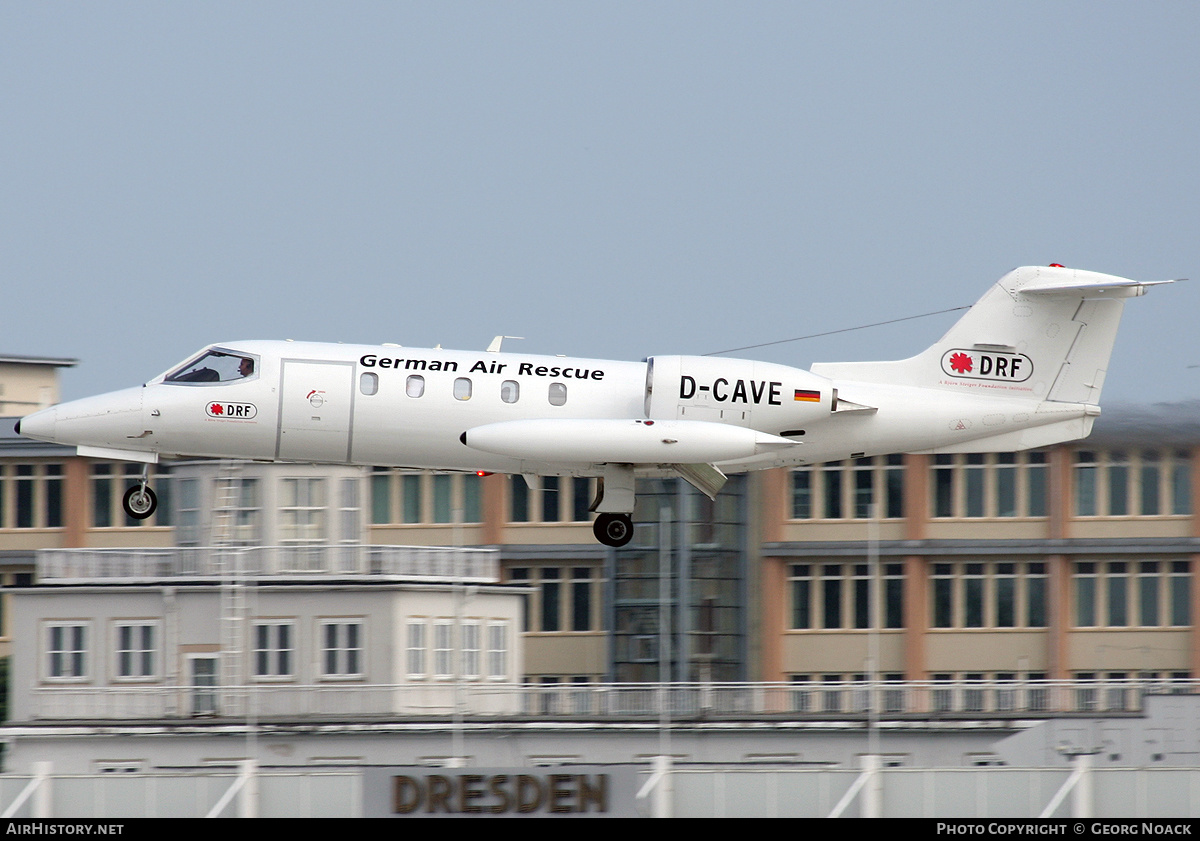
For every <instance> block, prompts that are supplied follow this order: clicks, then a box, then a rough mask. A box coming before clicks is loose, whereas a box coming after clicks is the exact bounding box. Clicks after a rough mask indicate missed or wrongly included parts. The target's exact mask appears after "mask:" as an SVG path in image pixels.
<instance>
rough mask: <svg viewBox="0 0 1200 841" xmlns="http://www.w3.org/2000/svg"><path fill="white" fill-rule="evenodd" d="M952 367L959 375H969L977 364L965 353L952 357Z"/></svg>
mask: <svg viewBox="0 0 1200 841" xmlns="http://www.w3.org/2000/svg"><path fill="white" fill-rule="evenodd" d="M950 367H951V368H953V369H954V372H955V373H957V374H969V373H971V369H972V368H974V367H975V363H974V362H972V361H971V357H970V356H968V355H967V354H965V353H956V354H954V355H953V356H951V357H950Z"/></svg>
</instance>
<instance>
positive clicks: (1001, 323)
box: [812, 266, 1170, 404]
mask: <svg viewBox="0 0 1200 841" xmlns="http://www.w3.org/2000/svg"><path fill="white" fill-rule="evenodd" d="M1169 282H1170V281H1156V282H1149V283H1143V282H1139V281H1135V280H1127V279H1125V278H1120V277H1114V276H1113V275H1105V274H1099V273H1097V272H1088V271H1081V270H1078V269H1067V268H1063V267H1062V266H1048V267H1039V266H1029V267H1025V268H1020V269H1014V270H1013V271H1011V272H1009V273H1008V274H1006V275H1005V276H1004V277H1002V278H1000V280H999V281H997V282H996V284H995V285H994V286H993V287H992V288H991V289H989V290H988V291H987V292H986V293H985V294H984V296H983V297H982V298H980V299H979V301H978V302H977V303H976V304H975V305H974V306H973V307H971V309H970V310H968V311H967V313H966V315H964V316H963V317H962V318H961V319H959V320H958V322H957V323H956V324H955V325H954V326H953V327H951V328H950V330H949V331H948V332H947V333H946V335H945V336H943V337H942V338H941V340H940V341H938V342H937V343H936V344H934V345H933V346H932V347H930V348H928V349H927V350H925V351H924V352H922V353H919V354H917V355H916V356H914V357H911V358H910V359H902V360H897V361H893V362H841V363H820V364H817V365H814V366H813V367H812V371H813V373H815V374H820V375H821V376H824V377H829V378H830V379H834V380H838V381H856V382H869V383H888V384H894V385H906V386H918V387H925V388H938V389H949V390H952V391H957V392H960V393H971V392H973V393H977V394H981V395H982V394H986V395H988V396H990V397H1023V398H1026V399H1030V398H1032V399H1035V400H1039V401H1042V400H1050V401H1056V402H1064V403H1086V404H1096V403H1098V402H1099V400H1100V389H1101V387H1102V386H1103V385H1104V375H1105V372H1106V370H1107V369H1108V360H1109V357H1110V355H1111V354H1112V348H1113V342H1114V341H1115V340H1116V335H1117V326H1118V325H1119V324H1120V321H1121V311H1122V309H1123V307H1124V304H1125V301H1124V299H1125V298H1131V297H1134V296H1137V295H1142V294H1145V291H1146V288H1147V287H1148V286H1153V285H1156V284H1157V283H1169Z"/></svg>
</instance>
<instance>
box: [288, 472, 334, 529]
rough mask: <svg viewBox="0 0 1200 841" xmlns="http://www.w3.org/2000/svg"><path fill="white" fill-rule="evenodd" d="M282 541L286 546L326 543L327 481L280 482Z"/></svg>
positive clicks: (290, 480)
mask: <svg viewBox="0 0 1200 841" xmlns="http://www.w3.org/2000/svg"><path fill="white" fill-rule="evenodd" d="M280 490H281V505H280V509H279V537H280V542H281V543H284V544H302V543H307V544H313V543H323V542H324V541H325V539H326V531H325V480H324V479H320V478H303V479H284V480H282V482H281V488H280Z"/></svg>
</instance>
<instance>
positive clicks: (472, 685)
mask: <svg viewBox="0 0 1200 841" xmlns="http://www.w3.org/2000/svg"><path fill="white" fill-rule="evenodd" d="M456 691H457V693H458V694H457V696H456ZM1168 693H1171V694H1200V681H1194V680H1186V681H1142V680H1112V681H1099V680H1098V681H953V682H942V681H906V682H893V681H887V682H883V681H881V682H877V683H874V684H872V683H870V682H867V681H843V682H830V683H824V682H822V683H819V684H797V683H671V684H665V685H661V684H657V683H589V684H577V683H569V684H508V683H504V684H500V683H487V682H482V681H480V682H474V681H462V682H460V683H458V684H457V688H456V684H455V682H454V681H452V680H445V681H425V682H420V683H418V682H412V683H407V684H349V683H334V682H330V683H323V684H314V685H300V684H280V683H270V684H254V685H249V686H219V687H213V686H203V687H191V686H162V685H154V686H146V685H140V686H54V687H48V686H41V687H37V688H35V689H34V690H33V691H32V709H33V710H35V712H34V717H35V718H37V719H56V720H62V719H104V720H111V719H117V720H135V719H159V718H176V717H179V718H190V717H196V718H229V717H233V718H240V717H244V716H246V715H248V714H251V713H253V714H254V715H256V716H262V717H295V716H299V717H306V718H307V717H333V718H340V717H347V716H349V717H378V716H399V717H405V716H451V715H454V714H456V712H457V713H459V714H463V715H467V716H476V717H480V716H482V717H494V716H512V717H526V716H528V717H534V718H549V719H563V720H572V719H597V718H641V717H653V716H658V715H660V714H662V713H663V712H666V713H667V714H669V715H670V716H672V717H675V718H680V719H687V718H700V717H725V718H758V717H761V718H772V719H795V720H838V719H845V720H854V719H859V718H866V716H867V715H868V713H869V712H870V711H871V708H872V706H871V705H872V704H874V705H875V710H876V712H877V713H878V715H879V716H880V717H882V718H884V719H887V718H889V717H890V718H894V719H902V718H914V717H915V718H921V719H937V718H939V717H945V718H958V719H962V718H975V717H979V718H1043V717H1045V718H1050V717H1054V716H1059V715H1064V714H1080V713H1085V714H1119V713H1136V712H1140V711H1141V710H1142V709H1143V707H1144V700H1143V699H1144V698H1145V697H1146V696H1147V695H1156V694H1168ZM456 697H457V698H458V699H459V700H458V701H456ZM460 704H461V706H459V705H460Z"/></svg>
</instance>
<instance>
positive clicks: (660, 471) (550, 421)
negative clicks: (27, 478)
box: [16, 265, 1171, 546]
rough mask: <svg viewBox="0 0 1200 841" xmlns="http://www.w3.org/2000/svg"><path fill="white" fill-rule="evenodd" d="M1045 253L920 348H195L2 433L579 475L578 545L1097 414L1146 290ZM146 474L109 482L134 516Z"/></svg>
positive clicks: (132, 455)
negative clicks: (643, 518) (637, 519)
mask: <svg viewBox="0 0 1200 841" xmlns="http://www.w3.org/2000/svg"><path fill="white" fill-rule="evenodd" d="M1170 282H1171V281H1157V282H1138V281H1133V280H1126V279H1124V278H1119V277H1113V276H1111V275H1104V274H1097V273H1095V272H1087V271H1078V270H1073V269H1067V268H1063V267H1062V266H1058V265H1053V266H1050V267H1045V268H1042V267H1029V268H1021V269H1015V270H1014V271H1012V272H1009V273H1008V274H1006V275H1005V276H1004V277H1002V278H1001V279H1000V280H999V281H998V282H997V283H996V285H995V286H993V287H992V288H991V289H990V290H989V291H988V292H987V293H986V294H985V295H984V296H983V298H981V299H980V300H979V302H978V303H976V304H975V305H974V306H973V307H971V309H970V310H969V311H968V312H967V313H966V314H965V315H964V316H963V317H962V318H961V319H960V320H959V321H958V323H956V324H955V325H954V326H953V327H952V328H951V329H950V331H949V332H948V333H947V334H946V335H945V336H944V337H943V338H942V339H941V341H939V342H938V343H937V344H935V345H933V346H932V347H930V348H929V349H928V350H926V351H925V352H924V353H921V354H918V355H917V356H914V357H912V358H910V359H904V360H899V361H893V362H844V363H827V364H818V365H814V366H813V367H812V370H811V371H803V370H800V369H797V368H790V367H787V366H784V365H776V364H771V363H767V362H752V361H748V360H741V359H724V358H717V357H712V356H656V357H653V358H650V359H647V360H646V361H645V362H614V361H609V360H595V359H569V358H564V357H556V356H533V355H525V354H512V353H501V352H500V342H499V340H497V341H495V342H493V344H492V347H491V348H489V350H488V351H485V352H482V353H480V352H471V351H454V350H442V349H440V348H436V349H424V348H421V349H418V348H404V347H400V346H398V345H395V346H391V345H388V346H378V347H377V346H354V345H342V344H314V343H302V342H280V341H246V342H228V343H224V344H220V345H212V346H210V347H207V348H205V349H204V350H202V351H200V352H199V353H197V354H196V355H195V356H194V357H192V358H191V359H189V360H188V361H187V362H185V363H184V364H182V365H179V366H178V367H175V368H172V369H171V370H170V371H168V372H166V373H165V374H162V375H160V376H158V377H155V378H154V379H152V380H150V382H148V383H146V384H145V385H143V386H141V387H139V388H129V389H125V390H122V391H115V392H112V393H109V394H102V395H100V396H98V397H90V398H87V399H83V400H74V401H71V402H69V403H63V404H61V405H58V406H53V407H51V408H49V409H44V410H42V411H40V412H35V413H34V414H31V415H28V416H27V417H25V418H22V419H21V420H20V421H18V423H17V427H16V428H17V432H18V433H20V434H21V435H26V436H28V437H30V438H37V439H40V440H43V441H52V442H56V443H60V444H73V445H76V446H77V447H78V449H79V455H81V456H87V457H94V458H111V459H125V460H130V461H137V462H143V463H146V464H147V472H148V470H149V467H148V465H149V464H152V463H155V462H157V461H158V460H159V459H160V458H174V457H180V456H212V457H224V458H244V459H255V460H265V461H285V462H321V463H333V464H360V465H381V466H395V467H410V468H425V469H432V470H450V471H475V472H478V473H480V474H485V473H511V474H522V475H524V476H525V478H526V481H528V482H529V483H530V484H531V486H533V485H535V484H536V481H537V477H538V476H545V475H549V476H595V477H599V478H600V482H599V483H598V489H599V492H598V494H597V497H596V500H595V502H594V503H593V505H592V510H593V511H595V512H597V515H598V516H597V517H596V520H595V523H594V531H595V534H596V538H597V539H598V540H599V541H600V542H601V543H604V544H606V545H608V546H623V545H625V544H626V543H628V542H629V540H630V538H631V537H632V535H633V522H632V517H631V514H632V512H633V510H634V479H635V477H636V476H638V475H660V476H661V475H677V476H681V477H683V478H684V479H685V480H687V481H688V482H690V483H691V484H692V485H694V486H695V487H696V488H698V489H699V490H700V491H702V492H704V493H705V494H707V495H708V496H710V497H715V496H716V494H717V492H718V491H719V490H720V489H721V486H722V485H723V484H724V482H725V478H726V474H728V473H733V472H742V471H748V470H761V469H764V468H770V467H791V466H794V465H800V464H813V463H819V462H826V461H838V460H841V459H847V458H859V457H862V456H869V455H878V454H885V453H966V452H985V451H986V452H992V451H998V450H999V451H1005V450H1022V449H1028V448H1030V447H1043V446H1047V445H1049V444H1054V443H1058V442H1061V441H1070V440H1073V439H1077V438H1083V437H1085V436H1087V435H1088V433H1089V432H1090V431H1091V427H1092V422H1093V421H1094V419H1095V417H1096V416H1097V415H1098V414H1099V413H1100V408H1099V406H1098V405H1097V403H1098V401H1099V398H1100V388H1101V386H1102V385H1103V383H1104V373H1105V369H1106V368H1107V367H1108V359H1109V355H1110V353H1111V351H1112V346H1113V340H1114V338H1115V337H1116V331H1117V324H1118V322H1119V321H1120V318H1121V310H1122V307H1123V306H1124V299H1125V298H1129V297H1134V296H1137V295H1142V294H1144V293H1145V291H1146V288H1147V287H1149V286H1153V285H1157V283H1170ZM146 476H147V474H146V473H144V474H143V476H142V480H141V482H140V483H138V484H136V485H134V486H132V487H131V488H129V490H128V492H127V493H126V494H125V498H124V505H125V510H126V511H127V512H128V513H129V515H130V516H132V517H135V518H144V517H148V516H150V514H152V513H153V511H154V509H155V507H156V505H157V500H156V497H155V495H154V492H153V490H151V489H150V488H149V487H147V482H146Z"/></svg>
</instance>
